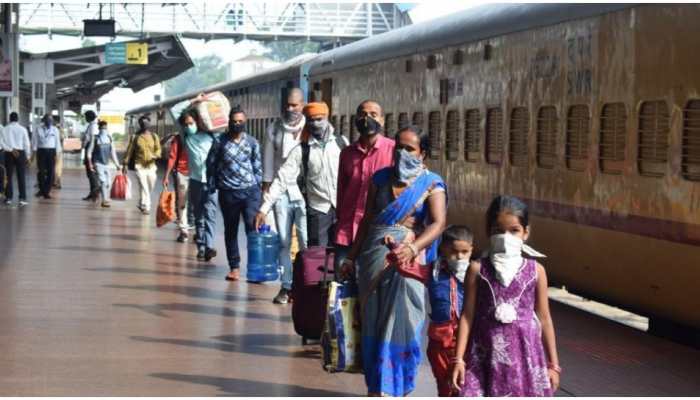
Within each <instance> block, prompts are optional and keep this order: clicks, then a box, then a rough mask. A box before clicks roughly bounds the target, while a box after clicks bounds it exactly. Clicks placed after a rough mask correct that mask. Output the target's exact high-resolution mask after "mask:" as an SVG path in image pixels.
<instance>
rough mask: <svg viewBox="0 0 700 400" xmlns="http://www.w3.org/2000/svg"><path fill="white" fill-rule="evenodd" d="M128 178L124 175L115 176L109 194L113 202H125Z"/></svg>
mask: <svg viewBox="0 0 700 400" xmlns="http://www.w3.org/2000/svg"><path fill="white" fill-rule="evenodd" d="M128 179H129V178H127V177H126V175H124V174H117V176H115V177H114V181H113V182H112V191H111V192H110V194H109V197H111V198H112V199H113V200H126V192H127V187H128V186H129V180H128Z"/></svg>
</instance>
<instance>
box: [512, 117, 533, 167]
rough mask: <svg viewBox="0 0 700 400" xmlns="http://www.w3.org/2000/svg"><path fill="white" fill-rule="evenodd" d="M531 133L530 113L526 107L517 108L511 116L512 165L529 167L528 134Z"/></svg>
mask: <svg viewBox="0 0 700 400" xmlns="http://www.w3.org/2000/svg"><path fill="white" fill-rule="evenodd" d="M529 133H530V113H529V112H528V110H527V108H525V107H516V108H514V109H513V111H511V114H510V147H509V150H508V156H509V160H510V163H511V164H513V165H515V166H518V167H527V162H528V153H529V151H528V145H527V142H528V140H527V139H528V134H529Z"/></svg>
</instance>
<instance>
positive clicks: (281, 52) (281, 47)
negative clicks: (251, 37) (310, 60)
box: [265, 40, 320, 62]
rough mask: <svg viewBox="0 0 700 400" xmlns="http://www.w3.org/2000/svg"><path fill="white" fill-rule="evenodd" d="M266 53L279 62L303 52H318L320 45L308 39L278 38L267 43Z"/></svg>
mask: <svg viewBox="0 0 700 400" xmlns="http://www.w3.org/2000/svg"><path fill="white" fill-rule="evenodd" d="M265 47H267V48H268V50H269V53H267V54H266V55H267V56H268V57H270V58H272V59H273V60H275V61H277V62H284V61H287V60H289V59H290V58H294V57H296V56H298V55H300V54H303V53H317V52H318V50H319V48H320V45H319V44H318V43H316V42H312V41H308V40H277V41H274V42H269V43H267V44H265Z"/></svg>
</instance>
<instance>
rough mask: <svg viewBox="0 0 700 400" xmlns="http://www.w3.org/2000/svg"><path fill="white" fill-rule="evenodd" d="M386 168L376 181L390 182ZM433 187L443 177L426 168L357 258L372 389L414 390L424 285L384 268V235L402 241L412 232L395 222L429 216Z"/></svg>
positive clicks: (428, 256)
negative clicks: (428, 203)
mask: <svg viewBox="0 0 700 400" xmlns="http://www.w3.org/2000/svg"><path fill="white" fill-rule="evenodd" d="M390 173H391V169H384V170H380V171H379V172H377V174H375V176H374V178H373V179H374V183H375V185H377V186H382V185H386V184H389V177H390V175H389V174H390ZM435 187H441V188H443V189H444V183H443V182H442V179H441V178H440V177H439V176H437V175H435V174H433V173H430V172H428V171H426V172H425V173H424V174H423V175H421V176H420V177H419V178H417V179H416V181H415V182H414V183H413V184H412V185H411V186H410V187H409V188H407V189H406V190H404V191H403V193H402V194H401V195H400V196H399V197H398V198H397V199H395V200H394V201H392V202H391V203H390V204H388V205H386V207H385V208H384V211H382V212H381V213H380V215H378V216H377V218H376V219H375V221H374V223H373V225H372V226H371V227H370V229H369V232H368V234H367V237H366V238H365V242H364V244H363V247H362V251H361V252H360V254H359V256H358V257H357V272H358V288H359V294H360V299H366V300H365V301H364V305H363V307H362V341H361V343H362V365H363V370H364V374H365V382H366V384H367V388H368V392H369V393H371V394H383V395H389V396H405V395H408V394H409V393H410V392H412V391H413V390H414V389H415V385H416V378H417V374H418V366H419V365H420V362H421V352H422V350H421V349H422V346H421V338H422V331H423V328H424V324H425V321H426V309H425V307H426V304H425V299H426V287H425V285H424V284H423V283H422V282H420V281H419V280H417V279H412V278H409V277H405V276H402V275H401V274H400V273H399V272H398V271H397V269H396V268H392V267H390V268H386V266H387V255H388V254H389V252H390V250H389V248H388V247H387V245H386V244H385V241H384V238H385V237H386V236H387V235H390V236H392V237H393V238H394V240H395V241H396V242H397V243H400V242H403V241H404V239H406V238H407V236H408V235H409V234H410V235H412V234H413V233H414V232H412V231H411V230H410V229H408V228H406V227H404V226H401V225H399V224H400V223H401V221H402V220H403V219H404V218H405V217H406V215H408V214H412V215H413V216H414V217H416V219H417V221H418V222H419V223H420V225H425V224H426V223H427V222H428V221H429V217H428V214H429V213H428V210H427V208H428V207H427V205H426V204H424V202H425V200H426V198H427V196H426V194H427V192H429V191H431V190H432V189H433V188H435ZM436 247H437V243H434V244H433V245H431V246H429V247H428V248H427V249H426V251H425V252H421V253H422V254H421V256H424V257H425V259H424V260H421V261H422V262H423V263H426V262H432V260H433V259H434V258H435V255H436V250H437V249H436ZM385 268H386V270H385ZM378 277H379V278H378ZM375 285H376V286H375Z"/></svg>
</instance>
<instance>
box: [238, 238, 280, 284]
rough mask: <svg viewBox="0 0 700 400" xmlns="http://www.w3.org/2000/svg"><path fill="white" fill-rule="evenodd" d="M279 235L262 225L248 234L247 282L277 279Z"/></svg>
mask: <svg viewBox="0 0 700 400" xmlns="http://www.w3.org/2000/svg"><path fill="white" fill-rule="evenodd" d="M279 251H280V237H279V235H278V234H277V233H275V232H272V231H271V230H270V226H269V225H262V226H260V229H259V230H258V232H251V233H249V234H248V267H247V271H246V279H247V280H248V281H249V282H269V281H276V280H278V279H279V260H278V256H279Z"/></svg>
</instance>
